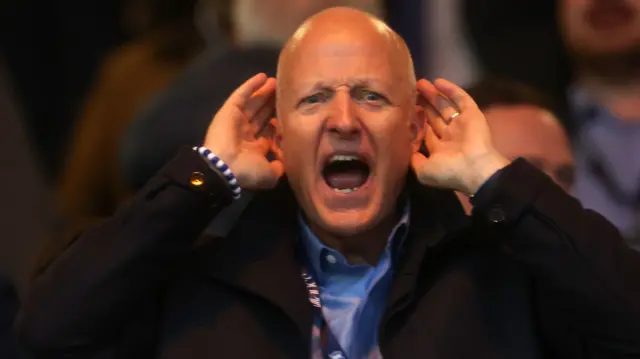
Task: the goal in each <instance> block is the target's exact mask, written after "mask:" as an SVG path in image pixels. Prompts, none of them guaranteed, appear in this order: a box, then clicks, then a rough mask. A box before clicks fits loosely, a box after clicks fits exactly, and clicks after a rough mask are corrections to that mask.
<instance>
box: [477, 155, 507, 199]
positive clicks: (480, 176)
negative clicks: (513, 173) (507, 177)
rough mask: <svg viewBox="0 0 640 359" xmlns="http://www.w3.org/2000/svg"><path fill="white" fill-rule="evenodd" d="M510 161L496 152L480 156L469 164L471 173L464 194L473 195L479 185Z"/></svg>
mask: <svg viewBox="0 0 640 359" xmlns="http://www.w3.org/2000/svg"><path fill="white" fill-rule="evenodd" d="M510 163H511V161H509V160H508V159H507V158H505V157H504V156H502V155H500V154H499V153H497V152H491V153H487V154H485V155H482V156H480V157H479V158H478V159H477V160H475V161H473V163H472V164H471V168H472V171H473V174H472V176H471V178H470V180H469V183H468V185H467V188H466V194H467V195H469V196H473V195H475V194H476V193H477V192H478V190H479V189H480V187H482V185H483V184H485V183H486V182H487V181H488V180H489V178H491V177H492V176H493V175H494V174H496V173H497V172H498V171H500V170H501V169H503V168H505V167H506V166H508V165H509V164H510Z"/></svg>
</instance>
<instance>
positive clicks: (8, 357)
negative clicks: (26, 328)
mask: <svg viewBox="0 0 640 359" xmlns="http://www.w3.org/2000/svg"><path fill="white" fill-rule="evenodd" d="M17 311H18V294H17V292H16V289H15V287H14V286H13V283H12V282H11V280H9V279H8V278H7V277H5V276H3V275H2V274H0V358H2V359H17V358H21V355H20V351H19V350H18V344H17V342H16V339H15V335H14V334H13V333H14V332H13V321H14V319H15V316H16V313H17Z"/></svg>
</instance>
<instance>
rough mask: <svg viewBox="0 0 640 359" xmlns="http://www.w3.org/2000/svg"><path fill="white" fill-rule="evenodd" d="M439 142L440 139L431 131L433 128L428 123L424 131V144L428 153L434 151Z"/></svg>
mask: <svg viewBox="0 0 640 359" xmlns="http://www.w3.org/2000/svg"><path fill="white" fill-rule="evenodd" d="M439 143H440V139H439V138H438V136H436V134H435V133H434V132H433V128H432V127H431V126H430V125H427V128H426V129H425V133H424V144H425V146H426V147H427V150H429V153H435V152H436V148H437V147H438V144H439Z"/></svg>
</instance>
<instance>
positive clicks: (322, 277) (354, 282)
mask: <svg viewBox="0 0 640 359" xmlns="http://www.w3.org/2000/svg"><path fill="white" fill-rule="evenodd" d="M301 222H302V220H301ZM408 226H409V205H408V204H407V205H406V206H405V209H404V213H403V215H402V217H401V219H400V221H399V222H398V223H397V224H396V226H395V227H394V229H393V231H392V232H391V235H390V236H389V240H388V242H387V247H386V249H385V251H384V253H383V254H382V256H381V257H380V260H379V261H378V264H377V265H376V266H375V267H373V266H370V265H368V264H364V265H351V264H349V263H348V262H347V260H346V258H345V257H344V256H343V255H342V254H341V253H340V252H338V251H336V250H334V249H332V248H329V247H327V246H325V245H324V244H323V243H322V242H321V241H320V240H319V239H318V238H317V237H316V236H315V235H314V234H313V233H312V232H311V230H310V229H309V227H307V226H306V225H305V224H304V222H302V242H303V246H304V248H305V251H306V257H307V259H308V261H309V263H307V265H308V267H309V270H310V271H311V272H312V273H311V274H312V275H313V277H314V278H315V280H316V281H317V282H318V283H317V284H318V285H319V286H320V299H321V301H322V305H323V307H322V314H323V315H324V320H325V322H326V324H327V325H328V328H329V329H330V330H331V333H333V335H334V337H335V339H336V340H337V341H338V343H339V344H340V346H341V347H342V349H343V350H344V351H345V353H346V355H347V357H348V358H349V359H364V358H382V356H381V355H380V351H379V349H378V327H379V325H380V320H381V319H382V315H383V314H384V311H385V308H386V304H387V296H388V293H389V289H390V287H391V281H392V279H393V259H394V257H397V255H398V253H394V252H397V251H394V248H398V247H399V246H400V245H401V244H402V242H403V241H404V238H405V237H406V233H407V229H408ZM311 347H312V353H311V356H312V358H314V359H315V358H322V348H321V343H320V328H317V327H314V328H313V330H312V345H311Z"/></svg>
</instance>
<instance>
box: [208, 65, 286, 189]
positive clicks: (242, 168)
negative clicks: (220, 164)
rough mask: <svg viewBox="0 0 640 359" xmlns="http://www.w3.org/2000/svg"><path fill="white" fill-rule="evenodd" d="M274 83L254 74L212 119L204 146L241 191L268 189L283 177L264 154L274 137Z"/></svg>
mask: <svg viewBox="0 0 640 359" xmlns="http://www.w3.org/2000/svg"><path fill="white" fill-rule="evenodd" d="M275 88H276V81H275V79H274V78H267V76H266V75H265V74H258V75H255V76H254V77H252V78H250V79H249V80H247V81H246V82H245V83H244V84H242V85H241V86H240V87H238V88H237V89H236V90H235V91H234V92H233V94H231V96H230V97H229V98H228V99H227V101H226V102H225V103H224V105H223V106H222V108H220V110H219V111H218V112H217V113H216V115H215V116H214V117H213V120H212V122H211V124H210V125H209V129H208V130H207V135H206V137H205V140H204V146H205V147H207V148H209V149H210V150H211V152H213V153H215V154H216V155H217V156H218V157H220V159H222V160H223V161H224V162H225V163H226V164H227V165H228V166H229V168H230V169H231V171H232V172H233V174H234V175H235V177H236V179H237V180H238V184H239V185H240V187H242V188H243V189H247V190H255V189H269V188H272V187H273V186H275V185H276V183H277V182H278V178H280V176H282V174H283V166H282V163H281V162H280V161H273V162H269V161H268V160H267V158H266V154H267V152H268V151H269V149H270V148H271V146H272V141H273V139H271V138H269V137H268V136H265V137H259V138H256V136H258V135H261V134H265V133H274V131H273V128H272V127H273V126H272V124H271V123H270V121H271V115H272V114H273V113H274V104H275Z"/></svg>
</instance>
